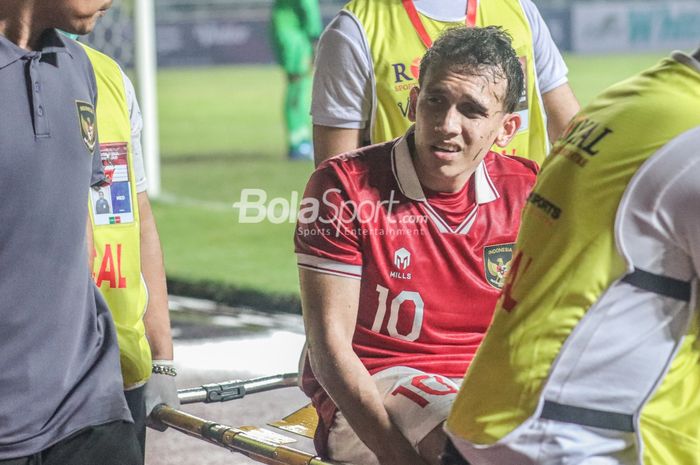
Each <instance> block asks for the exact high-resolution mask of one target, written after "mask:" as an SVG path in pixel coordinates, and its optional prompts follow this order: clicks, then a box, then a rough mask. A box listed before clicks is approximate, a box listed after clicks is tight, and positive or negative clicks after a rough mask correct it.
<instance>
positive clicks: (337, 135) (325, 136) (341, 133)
mask: <svg viewBox="0 0 700 465" xmlns="http://www.w3.org/2000/svg"><path fill="white" fill-rule="evenodd" d="M361 138H362V131H361V130H359V129H345V128H332V127H329V126H320V125H318V124H314V160H315V163H316V166H318V165H320V164H321V163H322V162H323V161H324V160H327V159H328V158H331V157H332V156H335V155H338V154H340V153H345V152H349V151H351V150H355V149H357V148H360V146H361V144H362V141H361Z"/></svg>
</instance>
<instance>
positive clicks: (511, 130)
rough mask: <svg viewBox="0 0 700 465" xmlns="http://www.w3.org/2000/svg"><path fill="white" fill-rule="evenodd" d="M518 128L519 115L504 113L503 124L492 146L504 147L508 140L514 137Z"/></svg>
mask: <svg viewBox="0 0 700 465" xmlns="http://www.w3.org/2000/svg"><path fill="white" fill-rule="evenodd" d="M519 128H520V115H519V114H517V113H506V115H505V116H504V117H503V124H502V126H501V128H500V129H499V130H498V135H497V136H496V140H495V141H494V144H496V145H497V146H499V147H505V146H506V145H508V143H509V142H510V140H511V139H512V138H513V136H515V133H517V132H518V129H519Z"/></svg>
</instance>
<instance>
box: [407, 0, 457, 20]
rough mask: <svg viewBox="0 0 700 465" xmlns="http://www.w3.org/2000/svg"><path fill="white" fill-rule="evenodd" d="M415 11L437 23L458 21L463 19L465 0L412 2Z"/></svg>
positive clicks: (417, 0) (414, 0)
mask: <svg viewBox="0 0 700 465" xmlns="http://www.w3.org/2000/svg"><path fill="white" fill-rule="evenodd" d="M413 3H414V4H415V5H416V9H417V10H418V11H419V12H421V13H423V14H424V15H425V16H428V17H429V18H432V19H435V20H437V21H446V22H452V21H459V20H461V19H462V18H464V14H465V12H466V9H467V0H449V1H445V0H413Z"/></svg>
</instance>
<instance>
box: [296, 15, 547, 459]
mask: <svg viewBox="0 0 700 465" xmlns="http://www.w3.org/2000/svg"><path fill="white" fill-rule="evenodd" d="M419 85H420V88H414V89H413V91H412V92H411V99H410V109H409V115H410V118H411V121H413V122H415V126H414V127H412V128H411V129H409V131H408V132H407V133H406V134H405V135H404V136H403V137H400V138H398V139H396V140H393V141H390V142H387V143H385V144H381V145H375V146H372V147H367V148H364V149H361V150H359V151H356V152H351V153H348V154H344V155H341V156H338V157H335V158H332V159H330V160H328V161H326V162H324V163H323V164H322V165H321V166H319V168H318V169H317V170H316V172H315V173H314V174H313V175H312V177H311V179H310V180H309V183H308V185H307V188H306V193H305V198H304V199H303V201H302V204H301V209H300V214H299V223H298V226H297V230H296V252H297V260H298V264H299V268H300V283H301V296H302V306H303V312H304V322H305V325H306V335H307V342H308V355H307V360H306V362H307V363H306V364H305V369H304V374H303V381H302V387H303V389H304V391H305V392H306V394H307V395H308V396H309V397H311V399H312V402H313V404H314V406H315V407H316V410H317V412H318V414H319V427H318V429H317V431H316V438H315V439H316V441H315V442H316V447H317V449H318V452H319V453H320V454H321V455H323V456H325V457H329V458H331V459H333V460H337V461H341V462H349V463H353V464H356V465H367V464H377V463H381V464H382V465H406V464H412V465H416V464H427V463H438V454H439V453H440V451H441V450H442V448H443V446H444V442H445V435H444V433H443V431H442V423H443V421H444V420H445V418H446V417H447V413H448V411H449V408H450V405H451V403H452V401H453V399H454V397H455V394H456V392H457V389H458V386H459V383H460V380H461V378H462V377H463V376H464V373H465V371H466V369H467V367H468V366H469V363H470V361H471V359H472V357H473V355H474V353H475V352H476V349H477V348H478V347H479V344H480V342H481V340H482V338H483V336H484V333H485V331H486V328H487V327H488V325H489V323H490V321H491V315H492V309H493V307H494V305H495V302H496V299H497V297H498V294H499V292H500V287H501V284H502V282H503V281H502V280H503V274H504V273H505V271H506V270H507V267H508V264H509V262H510V260H511V258H512V250H513V243H514V242H515V239H516V235H517V231H518V227H519V225H520V211H521V208H522V207H523V205H524V203H525V201H526V198H527V196H528V194H529V192H530V189H531V188H532V186H533V184H534V182H535V175H536V171H537V167H536V165H535V164H534V163H533V162H531V161H527V160H524V159H520V158H514V157H506V156H502V155H498V154H496V153H494V152H491V151H490V150H489V149H490V147H491V146H492V144H494V143H495V144H497V145H499V146H501V145H503V146H504V145H506V144H507V143H508V141H509V140H510V139H511V138H512V136H513V135H514V134H515V133H516V131H517V129H518V126H519V124H520V120H519V117H518V115H517V114H515V113H513V111H514V109H515V107H516V104H517V102H518V98H519V96H520V94H521V90H522V85H523V74H522V70H521V67H520V64H519V62H518V58H517V56H516V54H515V52H514V51H513V49H512V47H511V41H510V37H509V36H508V35H507V34H506V33H505V32H503V31H502V30H501V29H500V28H497V27H487V28H457V29H451V30H449V31H448V32H446V33H445V34H444V35H443V36H442V37H441V38H440V39H439V40H438V41H436V42H435V44H434V45H433V47H432V48H431V49H430V50H428V52H427V53H426V55H425V56H424V57H423V60H422V62H421V68H420V80H419Z"/></svg>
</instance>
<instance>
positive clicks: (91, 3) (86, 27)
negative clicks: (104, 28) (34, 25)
mask: <svg viewBox="0 0 700 465" xmlns="http://www.w3.org/2000/svg"><path fill="white" fill-rule="evenodd" d="M111 6H112V0H52V1H47V2H44V8H43V10H42V11H41V13H42V14H44V15H45V17H46V22H47V23H48V24H49V27H54V28H57V29H61V30H63V31H66V32H69V33H71V34H78V35H83V34H88V33H90V32H91V31H92V29H93V28H94V27H95V23H96V22H97V19H98V18H99V17H100V16H102V15H104V14H105V12H106V11H107V10H108V9H109V8H110V7H111Z"/></svg>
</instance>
